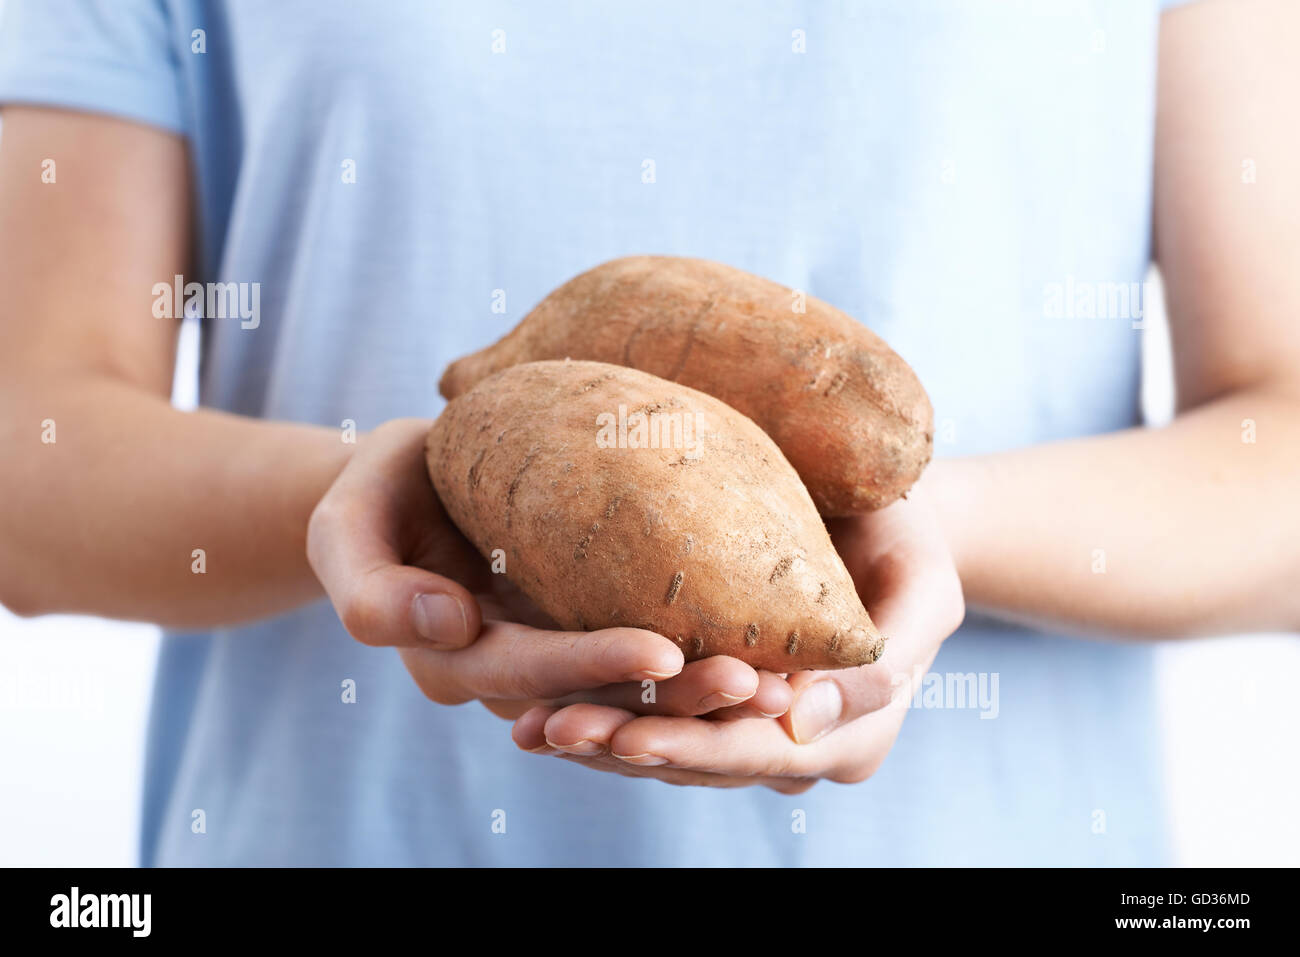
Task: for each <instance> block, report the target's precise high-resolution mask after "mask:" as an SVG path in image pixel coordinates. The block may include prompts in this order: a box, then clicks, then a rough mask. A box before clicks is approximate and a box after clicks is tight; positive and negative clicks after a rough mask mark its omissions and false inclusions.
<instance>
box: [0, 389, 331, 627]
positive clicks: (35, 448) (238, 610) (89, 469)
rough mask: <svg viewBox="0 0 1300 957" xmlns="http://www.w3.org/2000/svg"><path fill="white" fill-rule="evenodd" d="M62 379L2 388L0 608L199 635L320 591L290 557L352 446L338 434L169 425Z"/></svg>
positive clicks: (119, 398) (140, 400) (128, 400)
mask: <svg viewBox="0 0 1300 957" xmlns="http://www.w3.org/2000/svg"><path fill="white" fill-rule="evenodd" d="M68 380H69V381H66V382H52V381H51V380H50V378H49V377H43V378H42V379H41V380H40V381H39V383H37V382H29V383H22V382H15V381H12V380H10V381H8V382H6V383H4V384H3V385H2V386H0V390H2V391H3V395H2V396H0V399H2V400H3V401H0V408H3V409H4V413H3V417H2V419H0V430H2V433H0V439H2V441H3V444H4V448H5V449H6V452H5V459H6V465H5V468H4V470H3V472H2V473H0V587H2V588H3V591H2V592H0V598H3V599H4V601H5V603H6V604H8V605H10V606H11V607H12V608H13V609H14V610H15V611H18V612H20V613H27V614H39V613H46V612H72V613H90V614H97V615H105V616H108V617H114V618H128V619H139V620H146V621H154V622H158V623H160V624H164V625H170V626H174V627H201V626H209V625H216V624H226V623H234V622H239V621H247V620H250V619H254V618H259V617H263V616H266V615H271V614H275V613H277V612H280V611H284V610H287V609H289V608H292V607H294V606H295V605H297V604H300V603H302V602H304V601H307V600H310V599H312V598H314V597H316V596H317V595H318V594H319V593H320V590H319V585H318V583H317V582H316V579H315V576H314V575H313V574H312V572H311V569H310V568H309V567H308V565H307V561H306V557H305V548H304V543H305V537H306V528H307V520H308V517H309V515H310V513H311V510H312V508H313V507H314V505H315V504H316V502H317V501H318V500H319V499H320V497H321V495H323V494H324V492H325V490H326V489H327V488H328V486H329V484H330V482H331V481H333V479H334V477H335V476H336V475H337V474H338V472H339V470H340V469H341V468H342V467H343V464H344V462H345V461H346V459H347V456H348V453H349V450H350V449H351V448H353V446H351V445H348V444H345V443H343V442H342V441H341V440H340V434H339V433H338V432H337V431H334V430H330V429H323V428H317V427H311V426H301V425H292V424H285V423H275V422H259V421H254V420H250V419H245V418H241V417H238V416H232V415H226V414H222V413H218V412H212V411H203V410H201V411H197V412H181V411H178V410H176V409H174V408H172V407H171V406H170V405H169V404H168V403H167V401H166V400H164V399H162V398H160V397H157V396H154V395H150V394H149V393H148V392H145V391H142V390H140V389H138V388H135V387H133V386H130V385H128V384H125V383H122V382H120V381H115V380H112V379H108V378H89V379H88V378H85V377H84V376H78V377H75V378H74V377H72V376H68ZM45 420H52V421H53V428H54V436H53V437H54V439H55V441H53V442H47V441H43V435H44V438H46V439H48V437H49V436H48V433H47V430H46V429H45V428H43V426H42V422H44V421H45ZM200 550H201V551H200Z"/></svg>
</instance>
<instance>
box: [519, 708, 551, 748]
mask: <svg viewBox="0 0 1300 957" xmlns="http://www.w3.org/2000/svg"><path fill="white" fill-rule="evenodd" d="M558 710H559V709H558V708H547V707H535V708H529V709H528V710H527V711H526V712H524V714H522V715H521V716H520V717H519V719H518V720H517V721H515V723H514V727H512V728H511V729H510V738H511V740H513V741H514V742H515V744H516V745H517V746H518V747H519V748H520V749H521V750H523V751H527V752H529V753H530V754H554V753H555V749H554V748H552V747H551V746H550V745H549V744H547V743H546V722H547V720H548V719H549V718H550V717H551V715H553V714H555V712H556V711H558Z"/></svg>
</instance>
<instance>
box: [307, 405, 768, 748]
mask: <svg viewBox="0 0 1300 957" xmlns="http://www.w3.org/2000/svg"><path fill="white" fill-rule="evenodd" d="M431 424H432V423H431V422H430V421H429V420H426V419H394V420H392V421H390V422H386V423H384V424H383V425H381V426H379V427H378V428H376V429H374V430H373V431H371V432H369V433H366V434H365V435H363V436H361V438H360V440H359V442H358V445H357V449H356V451H355V452H354V453H353V456H352V458H351V460H350V461H349V462H348V464H347V465H346V466H345V467H344V469H343V471H342V472H341V473H340V474H339V476H338V478H337V479H336V480H335V481H334V484H333V485H332V486H331V487H330V489H329V491H327V492H326V493H325V495H324V496H323V497H322V498H321V500H320V502H319V503H318V504H317V506H316V508H315V510H314V511H313V513H312V516H311V521H310V522H309V524H308V528H307V558H308V561H309V562H310V563H311V567H312V569H313V570H314V571H315V573H316V576H317V578H319V579H320V582H321V584H322V585H323V586H324V588H325V592H326V594H328V596H329V598H330V601H331V602H333V604H334V609H335V611H336V612H337V613H338V616H339V620H340V621H341V622H342V623H343V627H344V628H346V629H347V631H348V633H349V634H350V635H352V637H353V638H355V639H357V640H358V641H360V642H362V643H363V644H367V645H375V646H393V647H396V648H397V649H398V652H399V654H401V656H402V661H403V663H404V664H405V665H406V669H407V671H409V672H410V673H411V677H412V678H414V679H415V682H416V684H417V685H419V687H420V690H421V691H423V692H424V694H425V695H426V696H428V697H429V698H431V699H432V700H434V701H436V702H438V703H439V704H461V703H463V702H466V701H470V700H472V699H475V698H477V699H479V700H481V701H483V703H484V704H485V705H486V706H487V707H488V708H489V709H490V710H491V711H493V712H494V713H495V714H497V715H499V716H501V717H503V718H508V719H514V718H517V717H518V716H520V715H522V714H524V713H525V712H526V711H528V710H529V709H530V708H532V707H533V706H535V705H541V704H552V705H556V706H562V705H564V704H570V703H574V702H580V701H585V702H592V703H596V704H603V705H609V706H611V707H621V708H626V709H627V710H630V711H634V712H636V713H638V714H662V715H704V714H709V713H711V716H713V717H723V718H732V717H751V716H757V715H765V716H768V717H770V716H772V715H777V714H783V713H784V712H785V710H786V709H787V708H788V707H789V704H790V700H791V698H792V692H791V691H790V688H789V685H787V684H786V682H785V681H784V680H783V679H781V678H780V677H778V676H776V675H771V674H768V673H766V672H764V673H761V674H760V673H759V672H756V671H755V670H754V669H753V668H751V667H750V666H749V665H747V664H745V663H744V662H741V661H739V660H737V659H735V658H728V657H715V658H707V659H703V660H701V661H695V662H691V663H690V664H685V663H684V659H683V657H682V652H681V649H679V648H678V647H677V645H676V644H674V643H673V642H672V641H669V640H668V639H667V638H665V637H663V636H662V635H657V634H655V633H654V632H651V631H645V630H642V629H639V628H606V629H604V630H601V631H592V632H571V631H556V630H553V628H554V623H553V622H550V621H549V619H547V618H546V617H545V616H544V615H543V614H542V613H541V612H540V611H539V610H538V609H537V608H536V607H535V606H534V605H533V604H532V603H531V602H529V601H528V600H527V598H525V597H524V596H523V595H522V594H521V593H520V592H519V591H518V590H516V589H515V588H513V586H511V585H510V584H509V582H508V581H507V580H506V578H505V576H504V575H494V574H492V572H491V569H490V567H489V565H488V563H487V562H486V561H485V560H484V559H483V558H482V556H480V555H479V554H478V552H477V551H476V550H475V549H474V547H473V546H472V545H471V544H470V543H469V542H468V541H467V540H466V539H465V537H464V536H463V535H461V533H460V531H459V530H458V529H457V528H456V527H455V525H453V524H452V522H451V521H450V519H449V518H448V517H447V514H446V512H445V511H444V510H443V507H442V503H441V502H440V501H439V499H438V495H437V492H436V491H435V490H434V488H433V483H432V482H431V481H430V480H429V476H428V471H427V469H426V466H425V453H424V440H425V436H426V434H427V433H428V430H429V426H430V425H431ZM647 680H648V681H652V682H654V683H655V684H654V697H655V701H654V702H653V703H646V702H643V700H642V699H643V697H645V694H644V689H645V687H646V686H645V685H643V682H645V681H647ZM582 746H583V743H582V742H574V743H571V744H568V745H565V744H563V743H561V748H562V749H564V750H569V749H570V748H572V749H573V753H579V754H580V753H582Z"/></svg>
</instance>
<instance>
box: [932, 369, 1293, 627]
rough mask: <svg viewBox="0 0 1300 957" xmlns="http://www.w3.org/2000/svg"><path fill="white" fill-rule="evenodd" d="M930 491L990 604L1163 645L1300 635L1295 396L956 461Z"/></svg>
mask: <svg viewBox="0 0 1300 957" xmlns="http://www.w3.org/2000/svg"><path fill="white" fill-rule="evenodd" d="M1245 420H1251V421H1252V422H1253V423H1254V424H1255V425H1254V428H1255V437H1256V439H1257V441H1255V442H1253V443H1251V442H1247V441H1243V435H1244V434H1245V435H1246V438H1249V437H1250V436H1249V434H1247V433H1246V432H1245V429H1244V428H1243V422H1244V421H1245ZM923 481H924V482H925V483H926V484H927V485H928V486H929V487H930V489H931V494H932V495H933V497H934V499H935V501H936V502H937V504H938V507H939V510H940V513H941V519H942V522H943V524H944V527H945V530H946V531H947V533H948V536H949V539H950V541H951V543H952V546H953V548H954V551H955V553H956V557H957V562H958V569H959V572H960V574H961V579H962V585H963V588H964V590H965V593H966V598H967V601H968V603H969V604H970V605H971V606H972V607H974V608H983V609H985V610H989V611H992V612H994V613H999V614H1002V615H1005V616H1008V617H1011V618H1017V619H1024V620H1026V621H1030V622H1034V623H1043V624H1049V625H1052V626H1055V627H1064V628H1066V629H1068V630H1073V631H1082V632H1108V633H1112V634H1116V633H1117V634H1127V635H1135V636H1149V637H1165V636H1169V637H1176V636H1184V635H1190V634H1205V633H1219V632H1229V631H1251V630H1259V631H1263V630H1291V629H1296V628H1300V588H1297V585H1296V583H1297V582H1298V581H1300V501H1298V497H1300V403H1298V402H1297V401H1296V400H1295V399H1292V398H1289V397H1286V396H1283V395H1280V394H1275V393H1274V394H1270V393H1268V392H1265V391H1262V390H1260V391H1255V390H1250V391H1243V392H1239V393H1237V394H1234V395H1231V396H1228V397H1224V398H1221V399H1219V400H1217V401H1214V402H1211V403H1208V404H1206V405H1204V406H1202V407H1200V408H1198V409H1196V410H1193V411H1191V412H1188V413H1187V414H1185V415H1183V416H1180V417H1179V418H1178V419H1176V420H1175V421H1174V422H1173V423H1172V424H1171V425H1169V426H1168V427H1166V428H1162V429H1133V430H1128V431H1125V432H1120V433H1115V434H1111V435H1105V436H1098V437H1093V438H1087V439H1079V440H1073V441H1066V442H1058V443H1052V444H1048V445H1041V446H1035V447H1032V448H1027V449H1023V450H1017V451H1012V452H1006V453H1001V454H996V455H989V456H982V457H977V458H970V459H955V460H946V461H944V460H941V461H938V462H935V463H934V465H933V466H932V467H931V471H930V472H929V473H927V476H926V477H925V479H924V480H923Z"/></svg>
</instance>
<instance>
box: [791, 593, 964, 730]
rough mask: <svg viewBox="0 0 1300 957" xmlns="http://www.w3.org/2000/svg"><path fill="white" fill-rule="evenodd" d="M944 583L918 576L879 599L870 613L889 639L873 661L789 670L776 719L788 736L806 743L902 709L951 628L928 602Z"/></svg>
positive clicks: (939, 607)
mask: <svg viewBox="0 0 1300 957" xmlns="http://www.w3.org/2000/svg"><path fill="white" fill-rule="evenodd" d="M947 587H948V585H947V583H945V582H938V581H934V580H932V579H931V578H930V577H929V576H928V575H925V574H922V575H920V576H917V577H915V578H914V579H912V580H910V581H906V582H900V583H899V585H898V586H897V587H896V588H894V589H893V590H890V591H889V592H888V593H886V594H883V595H881V596H880V597H879V599H878V600H877V602H876V604H875V605H874V606H873V608H872V609H871V614H872V617H873V618H874V619H875V620H876V622H877V624H878V625H879V626H880V629H881V630H882V631H883V632H884V633H885V634H888V635H889V636H890V637H889V641H888V642H886V643H885V650H884V653H883V654H882V655H881V656H880V658H879V659H878V660H877V661H876V662H874V663H873V664H869V665H862V666H860V667H858V668H845V669H842V670H840V671H804V672H798V673H796V674H792V675H791V676H790V686H791V688H792V689H793V691H794V700H793V702H792V703H791V705H790V710H789V711H788V712H787V713H786V714H785V715H784V716H783V717H782V718H781V722H782V724H783V725H784V727H785V728H786V732H787V733H788V734H789V735H790V737H791V739H792V740H794V741H796V742H798V743H800V744H809V743H811V742H813V741H816V740H818V739H819V738H821V737H823V736H824V735H826V734H829V733H830V732H832V731H834V730H835V729H836V728H839V727H842V726H843V725H845V724H848V723H849V722H850V721H855V720H857V719H858V718H860V717H862V716H863V715H867V714H871V713H872V712H875V711H880V710H882V709H885V708H888V707H890V706H891V705H892V706H894V707H906V705H907V703H908V702H909V701H910V700H911V697H912V691H913V687H914V685H915V683H916V682H917V681H919V680H920V678H921V676H922V675H923V674H924V672H925V671H926V669H928V668H929V667H930V665H931V664H932V663H933V661H934V658H935V655H936V654H937V652H938V650H939V645H940V643H941V642H942V640H943V639H944V638H945V637H947V635H948V634H949V633H950V632H951V631H952V630H953V629H954V628H955V627H956V625H955V623H953V622H951V621H949V620H948V619H947V617H945V616H947V610H946V608H945V607H943V606H942V605H941V604H940V603H936V602H935V601H933V600H932V599H933V595H934V594H935V592H936V590H937V589H943V591H941V592H940V593H941V594H943V593H946V589H947Z"/></svg>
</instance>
